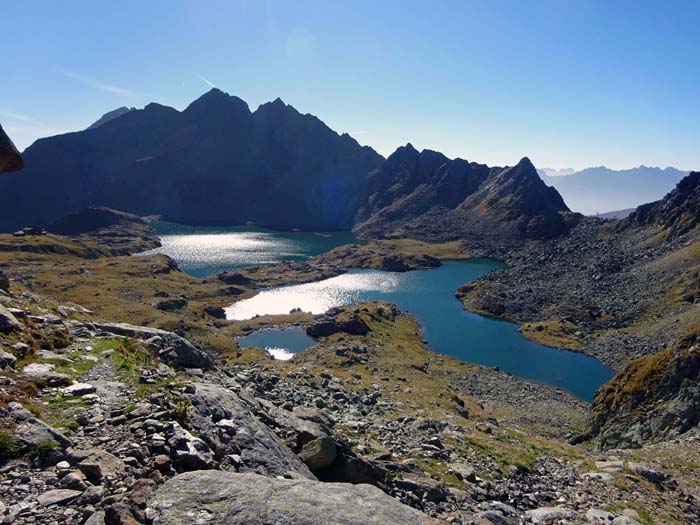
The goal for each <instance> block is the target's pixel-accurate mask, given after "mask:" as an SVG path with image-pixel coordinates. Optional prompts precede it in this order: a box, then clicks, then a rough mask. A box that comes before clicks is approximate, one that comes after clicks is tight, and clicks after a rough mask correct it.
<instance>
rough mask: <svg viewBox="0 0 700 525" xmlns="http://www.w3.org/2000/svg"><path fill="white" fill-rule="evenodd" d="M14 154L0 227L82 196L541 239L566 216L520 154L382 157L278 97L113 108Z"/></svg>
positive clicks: (227, 218)
mask: <svg viewBox="0 0 700 525" xmlns="http://www.w3.org/2000/svg"><path fill="white" fill-rule="evenodd" d="M24 158H25V162H26V165H27V167H26V170H25V171H24V172H22V173H21V174H16V175H9V176H6V177H4V178H2V179H1V180H0V195H1V196H2V198H3V203H2V204H3V213H2V214H1V215H0V230H5V231H8V230H14V229H17V228H19V227H21V226H23V225H26V224H38V225H48V224H50V223H52V222H54V221H56V220H58V219H60V218H61V217H63V216H66V215H69V214H74V213H76V212H79V211H80V210H83V209H84V208H87V207H89V206H108V207H110V208H114V209H119V210H123V211H125V212H129V213H134V214H138V215H161V216H162V217H163V218H165V219H170V220H174V221H181V222H188V223H195V224H227V225H234V224H245V223H248V222H252V223H255V224H258V225H261V226H268V227H277V228H285V229H291V228H299V229H305V230H349V229H351V228H353V226H354V227H355V231H357V232H358V233H359V234H362V235H366V236H396V235H409V236H416V237H426V238H427V237H431V238H438V237H439V238H459V237H462V236H465V235H471V236H481V237H484V236H508V237H523V238H543V237H549V236H553V235H557V234H559V233H561V232H563V231H564V230H566V228H567V227H568V224H569V223H570V219H571V217H570V216H571V214H568V209H567V207H566V205H565V204H564V201H563V200H562V198H561V197H560V195H559V194H558V193H557V191H556V190H555V189H553V188H548V187H547V186H546V185H545V184H544V183H543V182H542V181H541V180H540V178H539V177H538V176H537V172H536V170H535V168H534V167H533V166H532V164H531V163H530V161H529V160H528V159H523V160H522V161H520V163H518V164H517V165H516V166H513V167H506V168H498V167H488V166H485V165H482V164H476V163H473V162H472V163H470V162H467V161H465V160H461V159H454V160H451V159H448V158H447V157H445V156H444V155H442V154H441V153H438V152H434V151H429V150H424V151H422V152H418V151H417V150H416V149H415V148H413V146H411V145H410V144H409V145H407V146H405V147H401V148H399V149H398V150H397V151H396V152H395V153H394V154H392V155H391V156H390V157H389V158H388V159H386V160H384V158H383V157H382V156H381V155H379V154H378V153H376V152H375V151H374V150H373V149H372V148H369V147H363V146H360V145H359V144H358V143H357V141H355V139H353V138H352V137H350V136H349V135H347V134H343V135H339V134H337V133H336V132H334V131H333V130H331V129H330V128H329V127H328V126H326V125H325V124H324V123H323V122H321V121H320V120H319V119H318V118H316V117H314V116H312V115H308V114H307V115H304V114H301V113H299V112H298V111H297V110H296V109H294V108H293V107H292V106H289V105H286V104H285V103H284V102H282V101H281V100H280V99H277V100H275V101H274V102H269V103H267V104H263V105H261V106H260V107H259V108H258V109H257V110H256V111H254V112H251V111H250V109H249V108H248V105H247V104H246V103H245V102H244V101H243V100H241V99H239V98H237V97H234V96H230V95H228V94H226V93H223V92H222V91H219V90H218V89H212V90H211V91H209V92H208V93H206V94H204V95H203V96H202V97H200V98H199V99H197V100H195V101H194V102H192V103H191V104H190V105H189V106H188V107H187V108H186V109H185V110H184V111H178V110H176V109H173V108H170V107H166V106H161V105H159V104H149V105H147V106H146V107H145V108H144V109H142V110H135V109H129V108H125V107H124V108H119V109H117V110H114V111H112V112H109V113H107V114H106V115H104V116H103V117H102V118H101V119H99V120H98V121H97V122H96V123H95V124H93V125H92V126H90V127H89V128H88V129H86V130H83V131H79V132H75V133H68V134H65V135H59V136H55V137H49V138H45V139H40V140H38V141H36V142H35V143H34V144H32V145H31V146H30V147H29V148H27V150H26V151H25V153H24ZM567 214H568V215H567Z"/></svg>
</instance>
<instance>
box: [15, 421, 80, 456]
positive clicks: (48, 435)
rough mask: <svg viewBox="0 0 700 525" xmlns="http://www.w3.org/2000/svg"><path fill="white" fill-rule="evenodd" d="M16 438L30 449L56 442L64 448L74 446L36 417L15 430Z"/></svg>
mask: <svg viewBox="0 0 700 525" xmlns="http://www.w3.org/2000/svg"><path fill="white" fill-rule="evenodd" d="M15 437H16V438H17V441H19V442H20V443H21V444H22V445H24V446H25V447H29V448H32V447H36V446H39V445H44V444H46V443H50V442H54V443H56V444H57V445H58V446H60V447H63V448H67V447H70V446H71V445H72V443H71V440H70V439H68V438H67V437H66V436H64V435H63V434H61V433H60V432H59V431H58V430H56V429H54V428H53V427H50V426H49V425H47V424H46V423H44V422H43V421H41V420H40V419H37V418H35V417H32V418H29V419H27V420H26V421H24V422H22V423H20V425H19V426H18V427H17V428H16V429H15Z"/></svg>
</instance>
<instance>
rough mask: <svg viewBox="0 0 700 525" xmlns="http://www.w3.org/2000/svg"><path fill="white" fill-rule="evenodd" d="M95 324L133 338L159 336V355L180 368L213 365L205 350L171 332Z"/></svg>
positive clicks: (144, 327) (145, 338)
mask: <svg viewBox="0 0 700 525" xmlns="http://www.w3.org/2000/svg"><path fill="white" fill-rule="evenodd" d="M95 326H96V327H97V328H99V329H100V330H104V331H105V332H109V333H112V334H117V335H123V336H126V337H133V338H135V339H142V340H149V339H152V338H154V337H160V339H161V342H162V345H163V347H162V349H161V353H160V355H161V357H162V358H163V359H165V360H166V361H167V362H169V363H171V364H173V365H177V366H180V367H182V368H203V369H207V368H211V367H212V365H213V362H212V359H211V357H209V355H208V354H207V353H206V352H204V351H203V350H200V349H199V348H197V347H196V346H194V345H193V344H192V343H190V342H189V341H188V340H187V339H185V338H184V337H180V336H179V335H177V334H175V333H173V332H167V331H166V330H160V329H158V328H149V327H146V326H135V325H132V324H127V323H103V324H96V325H95Z"/></svg>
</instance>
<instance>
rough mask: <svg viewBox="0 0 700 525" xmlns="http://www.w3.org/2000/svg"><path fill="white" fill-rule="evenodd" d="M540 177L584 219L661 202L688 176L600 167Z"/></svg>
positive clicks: (671, 171)
mask: <svg viewBox="0 0 700 525" xmlns="http://www.w3.org/2000/svg"><path fill="white" fill-rule="evenodd" d="M538 173H539V174H540V177H541V178H542V180H543V181H544V182H545V183H546V184H548V185H549V186H553V187H555V188H556V189H557V190H558V191H559V193H560V194H561V196H562V197H563V198H564V201H565V202H566V204H567V205H568V206H569V208H571V209H572V210H573V211H577V212H579V213H583V214H585V215H596V214H598V213H600V214H604V213H607V212H618V210H619V211H622V210H626V209H629V208H636V207H637V206H639V205H640V204H645V203H648V202H653V201H656V200H659V199H661V198H662V197H663V196H664V195H666V194H667V193H669V192H670V191H671V190H672V189H673V188H675V186H676V184H678V182H680V180H681V179H682V178H683V177H685V176H686V175H687V174H688V172H687V171H681V170H677V169H676V168H665V169H661V168H653V167H648V166H639V167H637V168H631V169H627V170H611V169H609V168H606V167H605V166H599V167H596V168H587V169H585V170H581V171H576V172H573V170H568V169H566V170H552V169H549V168H545V169H543V170H538Z"/></svg>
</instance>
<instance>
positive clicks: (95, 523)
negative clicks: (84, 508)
mask: <svg viewBox="0 0 700 525" xmlns="http://www.w3.org/2000/svg"><path fill="white" fill-rule="evenodd" d="M84 525H105V513H104V511H102V510H98V511H97V512H95V513H94V514H93V515H92V516H90V517H89V518H88V519H87V521H86V522H85V523H84Z"/></svg>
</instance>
